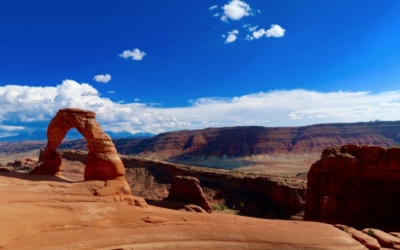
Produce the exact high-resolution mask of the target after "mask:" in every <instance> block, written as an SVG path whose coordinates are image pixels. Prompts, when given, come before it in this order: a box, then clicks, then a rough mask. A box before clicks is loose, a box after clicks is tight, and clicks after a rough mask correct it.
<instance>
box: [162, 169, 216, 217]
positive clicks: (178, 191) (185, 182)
mask: <svg viewBox="0 0 400 250" xmlns="http://www.w3.org/2000/svg"><path fill="white" fill-rule="evenodd" d="M167 199H168V200H170V201H183V202H187V203H191V204H194V205H198V206H200V207H201V208H203V209H204V210H205V211H207V212H208V213H211V212H212V209H211V205H210V204H209V203H208V201H207V200H206V197H205V196H204V193H203V189H202V188H201V186H200V182H199V180H198V179H196V178H194V177H190V176H175V177H174V179H173V180H172V184H171V189H170V190H169V195H168V198H167Z"/></svg>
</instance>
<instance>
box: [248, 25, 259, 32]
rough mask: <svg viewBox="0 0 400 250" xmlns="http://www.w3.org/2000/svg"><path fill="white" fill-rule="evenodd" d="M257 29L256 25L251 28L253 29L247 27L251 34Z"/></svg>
mask: <svg viewBox="0 0 400 250" xmlns="http://www.w3.org/2000/svg"><path fill="white" fill-rule="evenodd" d="M257 28H258V26H257V25H256V26H253V27H251V26H250V27H249V31H250V32H253V31H255V30H256V29H257Z"/></svg>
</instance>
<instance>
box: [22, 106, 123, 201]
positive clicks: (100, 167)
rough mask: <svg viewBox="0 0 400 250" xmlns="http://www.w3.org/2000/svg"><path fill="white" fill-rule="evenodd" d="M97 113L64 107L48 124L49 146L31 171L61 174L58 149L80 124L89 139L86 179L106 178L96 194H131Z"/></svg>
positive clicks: (82, 131) (60, 159)
mask: <svg viewBox="0 0 400 250" xmlns="http://www.w3.org/2000/svg"><path fill="white" fill-rule="evenodd" d="M95 117H96V114H95V113H94V112H91V111H87V110H81V109H71V108H67V109H60V110H59V111H58V113H57V114H56V115H55V117H54V118H53V119H52V120H51V122H50V124H49V126H48V128H47V138H48V141H47V146H46V149H45V151H44V152H43V157H42V158H43V162H42V164H41V165H40V166H38V167H36V168H35V169H33V170H32V171H31V172H30V173H31V174H37V175H61V170H62V169H63V166H62V158H61V156H60V155H59V153H58V152H57V147H58V146H59V145H60V144H61V142H62V140H63V139H64V137H65V135H66V134H67V132H68V131H69V130H70V129H71V128H76V130H78V131H79V132H80V133H81V134H82V135H83V137H85V139H86V141H87V147H88V149H89V153H88V154H87V157H86V167H85V173H84V178H85V180H104V181H106V186H105V187H104V188H102V189H101V190H97V191H96V192H95V195H99V196H109V195H113V194H117V193H124V194H130V189H129V185H128V184H127V183H126V180H125V178H124V173H125V168H124V165H123V163H122V161H121V159H120V157H119V155H118V154H117V150H116V149H115V146H114V144H113V142H112V140H111V139H110V137H109V136H108V135H107V134H105V133H104V132H103V130H102V129H101V127H100V125H99V124H98V123H97V122H96V120H95Z"/></svg>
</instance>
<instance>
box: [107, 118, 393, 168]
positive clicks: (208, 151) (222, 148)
mask: <svg viewBox="0 0 400 250" xmlns="http://www.w3.org/2000/svg"><path fill="white" fill-rule="evenodd" d="M399 130H400V122H366V123H348V124H345V123H342V124H320V125H312V126H304V127H286V128H268V127H227V128H208V129H204V130H190V131H189V130H183V131H176V132H169V133H163V134H159V135H157V136H155V137H152V138H148V139H140V140H129V139H118V140H114V142H115V144H116V147H117V150H118V152H120V153H121V154H128V155H136V156H139V157H145V158H152V159H160V160H175V161H177V162H179V161H184V160H187V159H196V158H210V157H224V156H226V157H247V156H255V155H280V154H304V153H320V152H322V151H323V150H324V149H325V148H327V147H329V146H334V145H344V144H372V145H377V146H382V147H390V146H394V145H398V142H399V138H398V131H399Z"/></svg>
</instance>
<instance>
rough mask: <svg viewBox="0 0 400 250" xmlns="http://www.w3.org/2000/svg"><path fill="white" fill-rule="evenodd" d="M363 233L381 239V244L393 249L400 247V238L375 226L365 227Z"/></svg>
mask: <svg viewBox="0 0 400 250" xmlns="http://www.w3.org/2000/svg"><path fill="white" fill-rule="evenodd" d="M362 231H363V233H366V234H369V235H371V236H372V237H374V238H375V239H377V240H378V241H379V244H381V246H383V247H389V248H392V249H400V238H398V237H396V236H393V235H391V234H388V233H386V232H384V231H382V230H378V229H375V228H365V229H363V230H362Z"/></svg>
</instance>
